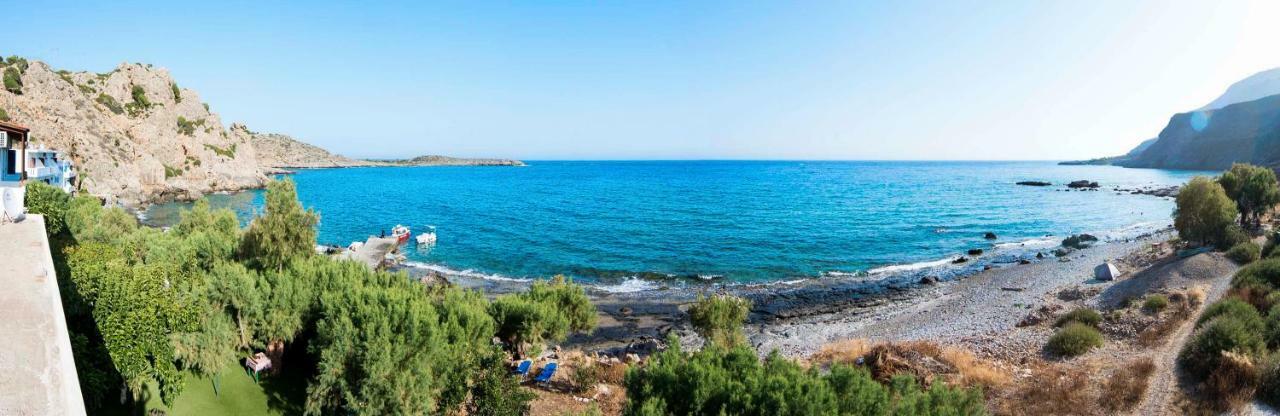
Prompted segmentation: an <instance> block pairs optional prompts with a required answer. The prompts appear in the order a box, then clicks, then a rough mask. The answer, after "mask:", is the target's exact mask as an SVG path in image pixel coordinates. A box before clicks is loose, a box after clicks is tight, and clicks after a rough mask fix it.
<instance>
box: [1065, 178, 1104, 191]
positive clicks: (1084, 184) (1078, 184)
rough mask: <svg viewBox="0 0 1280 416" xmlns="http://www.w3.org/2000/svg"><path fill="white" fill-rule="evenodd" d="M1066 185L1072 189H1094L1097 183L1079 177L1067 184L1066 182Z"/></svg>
mask: <svg viewBox="0 0 1280 416" xmlns="http://www.w3.org/2000/svg"><path fill="white" fill-rule="evenodd" d="M1067 187H1068V188H1072V189H1082V190H1083V189H1096V188H1098V183H1097V182H1091V181H1088V180H1084V179H1081V180H1078V181H1071V183H1068V184H1067Z"/></svg>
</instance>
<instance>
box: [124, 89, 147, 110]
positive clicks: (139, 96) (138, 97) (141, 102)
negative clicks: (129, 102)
mask: <svg viewBox="0 0 1280 416" xmlns="http://www.w3.org/2000/svg"><path fill="white" fill-rule="evenodd" d="M129 94H130V95H132V96H133V102H134V104H137V105H138V106H139V107H142V108H144V109H146V108H151V100H148V99H147V90H144V89H142V86H141V85H134V86H133V88H130V89H129Z"/></svg>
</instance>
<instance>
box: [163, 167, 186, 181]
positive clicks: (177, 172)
mask: <svg viewBox="0 0 1280 416" xmlns="http://www.w3.org/2000/svg"><path fill="white" fill-rule="evenodd" d="M162 166H164V178H165V179H169V178H176V177H178V176H182V168H175V167H173V166H169V165H162Z"/></svg>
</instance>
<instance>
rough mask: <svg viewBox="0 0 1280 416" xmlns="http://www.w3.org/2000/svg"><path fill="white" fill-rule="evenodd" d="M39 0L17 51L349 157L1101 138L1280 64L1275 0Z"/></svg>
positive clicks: (568, 155) (931, 153)
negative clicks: (156, 70)
mask: <svg viewBox="0 0 1280 416" xmlns="http://www.w3.org/2000/svg"><path fill="white" fill-rule="evenodd" d="M39 3H41V2H31V1H14V0H0V10H4V14H5V15H6V17H8V19H6V20H8V21H9V22H11V23H15V24H14V25H11V26H10V30H7V31H6V32H5V34H4V36H3V37H0V53H3V54H4V55H6V56H7V55H11V54H17V55H21V56H25V57H28V58H33V59H39V60H43V61H45V62H48V63H49V64H50V65H51V66H53V67H55V68H58V69H68V70H73V71H80V70H87V71H94V72H106V71H109V70H110V69H112V68H114V67H115V66H117V65H119V64H120V63H121V62H143V63H150V64H154V65H156V66H159V67H163V68H167V69H168V70H169V71H170V72H171V74H172V75H173V76H174V78H175V79H176V81H177V82H178V83H179V84H180V85H181V86H183V87H184V88H190V89H193V90H195V91H197V92H198V93H199V94H200V96H201V98H202V99H203V100H204V101H206V102H207V103H209V104H210V106H211V107H212V109H213V110H214V111H215V112H217V113H218V114H220V115H221V117H222V120H223V122H224V123H231V122H240V123H245V124H247V125H248V126H249V127H250V128H251V129H253V130H255V131H263V132H277V133H284V134H289V135H292V136H294V137H296V138H298V139H300V140H303V141H306V142H309V143H312V144H316V145H319V146H322V147H325V148H327V149H329V150H331V151H334V152H335V153H340V154H344V155H347V156H353V157H411V156H415V155H420V154H444V155H452V156H464V157H507V158H519V159H528V160H549V159H594V160H599V159H857V160H1065V159H1082V158H1092V157H1098V156H1106V155H1114V154H1121V153H1124V152H1126V151H1128V150H1129V149H1130V148H1132V147H1133V146H1134V145H1136V144H1137V143H1138V142H1140V141H1142V140H1144V139H1147V138H1150V137H1154V136H1155V135H1156V134H1158V133H1159V131H1160V129H1162V128H1163V127H1164V125H1165V124H1166V123H1167V122H1168V120H1169V117H1171V116H1172V115H1173V114H1174V113H1177V112H1185V111H1189V110H1192V109H1195V108H1197V107H1200V106H1202V105H1204V104H1206V103H1208V102H1209V101H1211V100H1212V99H1213V98H1215V97H1216V96H1217V95H1219V94H1221V93H1222V92H1223V91H1224V90H1225V89H1226V88H1227V86H1228V85H1230V84H1231V83H1232V82H1235V81H1237V80H1240V79H1242V78H1244V77H1247V76H1249V75H1251V74H1254V73H1256V72H1260V71H1263V70H1266V69H1270V68H1274V67H1280V44H1277V43H1276V39H1280V24H1276V22H1277V21H1280V2H1278V1H1274V0H1260V1H1181V0H1161V1H1095V0H1086V1H968V0H961V1H938V2H925V1H894V2H849V1H837V2H809V1H797V2H789V1H725V2H692V1H672V2H667V1H630V2H624V1H596V2H550V1H548V2H540V1H539V2H510V3H508V2H474V1H473V2H456V3H453V2H431V3H429V4H428V3H426V2H403V3H397V2H358V3H360V4H357V2H288V1H280V2H236V1H227V2H204V3H216V4H198V5H184V4H180V3H179V2H171V1H155V2H146V1H138V2H134V1H113V2H102V3H81V2H56V3H48V4H39ZM364 3H368V4H364ZM18 22H20V23H18Z"/></svg>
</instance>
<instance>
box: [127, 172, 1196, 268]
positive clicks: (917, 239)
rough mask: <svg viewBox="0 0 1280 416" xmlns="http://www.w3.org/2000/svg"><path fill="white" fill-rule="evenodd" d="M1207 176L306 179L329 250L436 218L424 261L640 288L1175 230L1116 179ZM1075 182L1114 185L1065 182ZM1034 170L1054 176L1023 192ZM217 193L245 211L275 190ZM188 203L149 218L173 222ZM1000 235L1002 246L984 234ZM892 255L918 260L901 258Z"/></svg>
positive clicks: (1164, 202)
mask: <svg viewBox="0 0 1280 416" xmlns="http://www.w3.org/2000/svg"><path fill="white" fill-rule="evenodd" d="M1196 173H1197V172H1186V171H1164V170H1148V169H1124V168H1117V167H1109V166H1057V165H1055V164H1053V163H1051V162H743V161H678V162H667V161H652V162H531V163H529V166H528V167H522V168H510V167H389V168H351V169H321V170H303V171H300V172H298V173H297V174H296V175H291V177H292V178H293V180H294V181H296V182H297V184H298V190H299V197H300V198H301V200H302V202H303V204H304V205H306V206H307V207H310V208H313V209H315V210H316V211H318V212H320V214H321V224H320V233H319V240H320V242H321V243H325V244H335V245H340V246H346V245H347V244H349V243H350V242H352V241H363V240H364V238H365V237H367V236H368V235H371V234H378V233H379V232H380V231H382V230H389V229H390V228H391V226H393V225H395V224H398V223H401V224H406V225H409V226H411V227H412V228H413V229H414V232H415V233H416V232H418V231H421V230H423V229H425V225H428V224H430V225H435V226H436V227H437V234H438V236H439V242H438V243H437V244H436V245H435V246H434V247H429V248H422V249H418V248H416V247H414V243H412V242H411V243H410V247H408V248H407V254H408V256H409V259H410V260H411V261H413V262H414V263H413V264H415V265H417V266H420V267H431V268H437V269H441V270H445V269H447V270H451V271H454V272H462V271H466V272H467V273H472V274H477V275H489V276H493V277H506V278H528V277H539V276H549V275H552V274H557V273H563V274H568V275H571V276H574V277H576V278H578V279H579V280H584V281H588V282H596V283H598V284H600V285H602V286H611V285H618V284H619V283H624V282H625V283H626V284H625V285H623V286H621V287H629V288H636V287H644V286H647V285H652V284H653V283H652V281H654V280H663V279H668V278H669V279H671V280H677V281H678V280H684V279H689V280H696V279H698V277H701V278H703V279H710V280H714V281H719V282H751V283H755V282H770V281H785V280H792V279H798V278H810V277H832V276H846V275H854V276H865V275H866V274H867V273H868V272H870V273H871V274H872V275H875V274H879V273H881V272H884V271H886V270H898V269H915V268H918V267H923V266H931V267H933V266H939V267H940V265H941V264H942V263H946V261H945V259H947V258H949V257H954V256H956V255H957V254H961V253H963V252H964V251H965V250H966V249H969V248H983V249H985V250H987V251H988V253H989V254H988V255H987V257H988V258H992V259H997V260H1003V261H1012V260H1014V259H1015V257H1017V256H1023V255H1027V254H1033V253H1034V251H1035V250H1038V249H1044V247H1048V246H1053V245H1056V244H1057V243H1056V242H1057V241H1059V240H1060V239H1061V238H1062V237H1063V236H1065V235H1068V234H1071V233H1080V232H1089V233H1093V234H1097V235H1101V236H1108V237H1111V238H1125V237H1126V236H1133V235H1136V234H1138V233H1141V232H1146V231H1150V230H1153V229H1157V228H1162V227H1165V226H1167V225H1168V224H1169V223H1171V220H1170V211H1171V209H1172V207H1173V202H1172V201H1171V200H1169V199H1165V198H1157V197H1153V196H1146V195H1129V194H1124V195H1118V194H1116V193H1115V192H1113V191H1111V189H1112V188H1114V187H1123V188H1129V187H1136V186H1150V185H1173V184H1181V183H1183V182H1185V181H1186V180H1187V179H1189V178H1190V177H1191V176H1193V175H1194V174H1196ZM1200 173H1201V174H1203V172H1200ZM1076 179H1089V180H1093V181H1097V182H1099V183H1101V184H1102V187H1103V188H1102V190H1100V191H1096V192H1068V191H1064V189H1065V187H1064V186H1062V184H1065V183H1066V182H1069V181H1071V180H1076ZM1022 180H1043V181H1049V182H1053V183H1054V184H1055V185H1054V186H1051V187H1029V186H1017V185H1014V182H1017V181H1022ZM214 202H215V204H216V205H219V206H229V207H232V208H233V209H236V210H238V211H239V212H240V213H241V215H242V216H243V218H247V216H248V215H251V214H252V212H253V211H254V210H255V209H256V208H255V207H257V206H260V204H261V196H260V191H255V192H248V193H244V194H239V195H220V196H216V197H215V198H214ZM181 206H182V204H168V205H160V206H156V207H154V208H153V209H152V210H150V211H149V212H148V214H147V215H148V217H149V218H150V219H151V221H153V222H156V223H166V222H169V221H172V219H173V217H174V212H175V209H176V208H178V207H181ZM988 231H991V232H995V233H996V234H997V235H998V236H999V239H998V240H996V241H988V240H985V239H983V233H985V232H988ZM1047 235H1053V236H1055V237H1053V238H1046V236H1047ZM1029 240H1030V243H1029V244H1021V243H1025V242H1027V241H1029ZM997 244H999V247H998V249H996V250H994V254H991V253H992V251H993V250H992V249H993V248H995V247H996V245H997ZM1001 256H1003V257H1001ZM939 260H942V261H939ZM894 265H899V266H901V265H908V266H906V267H890V268H887V269H886V268H885V267H886V266H894ZM632 276H639V277H643V278H649V279H651V280H650V282H647V283H646V282H642V281H637V280H629V279H628V278H629V277H632Z"/></svg>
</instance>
